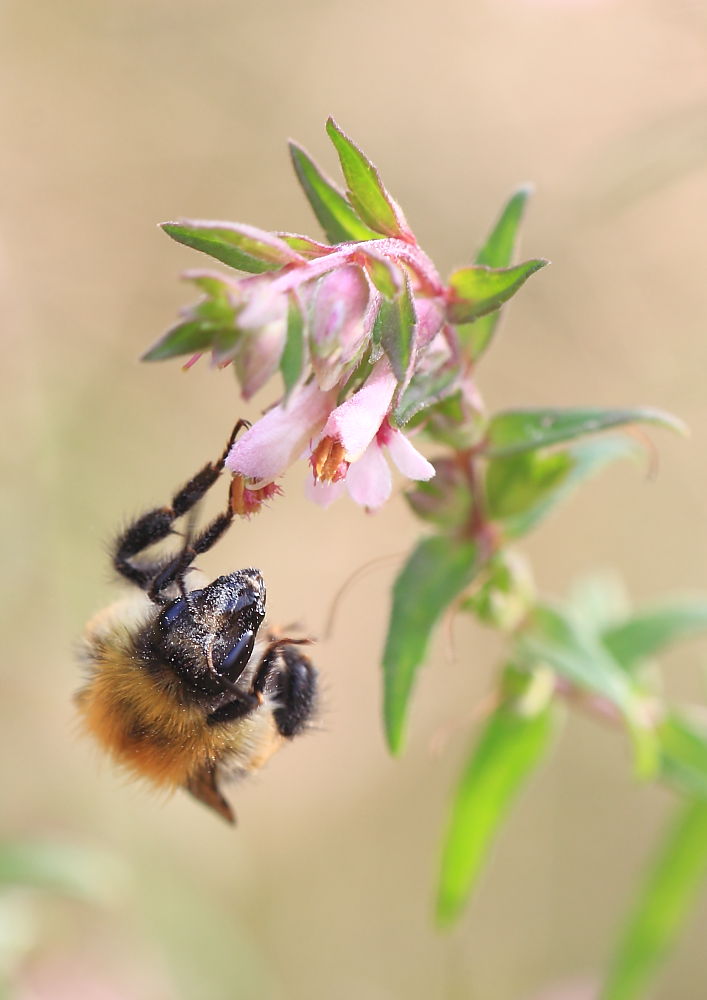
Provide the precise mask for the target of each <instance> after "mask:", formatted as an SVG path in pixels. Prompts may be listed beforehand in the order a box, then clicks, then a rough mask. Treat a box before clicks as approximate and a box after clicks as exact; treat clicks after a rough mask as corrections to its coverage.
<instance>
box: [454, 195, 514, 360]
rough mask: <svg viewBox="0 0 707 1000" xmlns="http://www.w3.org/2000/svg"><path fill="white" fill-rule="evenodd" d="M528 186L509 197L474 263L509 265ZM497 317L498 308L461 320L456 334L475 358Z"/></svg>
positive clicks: (496, 322)
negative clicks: (475, 318) (461, 322)
mask: <svg viewBox="0 0 707 1000" xmlns="http://www.w3.org/2000/svg"><path fill="white" fill-rule="evenodd" d="M531 190H532V189H531V187H530V186H529V185H525V186H523V187H521V188H518V190H517V191H516V192H515V193H514V194H513V195H512V196H511V197H510V198H509V200H508V201H507V203H506V205H505V206H504V208H503V211H502V212H501V214H500V216H499V218H498V220H497V222H496V225H495V226H494V227H493V229H492V230H491V232H490V234H489V236H488V239H487V240H486V242H485V243H484V245H483V246H482V247H481V249H480V250H479V252H478V254H477V255H476V259H475V261H474V263H475V264H481V265H483V266H486V267H508V265H509V264H510V263H511V262H512V260H513V254H514V250H515V245H516V237H517V233H518V227H519V226H520V223H521V220H522V218H523V213H524V210H525V204H526V202H527V200H528V197H529V196H530V194H531ZM500 318H501V313H500V312H493V313H488V314H487V315H486V316H481V317H479V319H477V320H476V321H475V322H473V323H469V324H462V325H461V326H460V327H459V328H458V333H459V338H460V340H461V342H462V344H463V345H464V346H465V348H466V350H467V352H468V354H469V355H470V357H472V358H473V359H474V360H477V359H478V358H480V357H481V355H482V354H483V353H484V351H485V350H486V349H487V348H488V346H489V344H490V343H491V340H492V338H493V335H494V333H495V330H496V327H497V325H498V322H499V320H500Z"/></svg>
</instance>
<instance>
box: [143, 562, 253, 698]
mask: <svg viewBox="0 0 707 1000" xmlns="http://www.w3.org/2000/svg"><path fill="white" fill-rule="evenodd" d="M264 618H265V581H264V580H263V578H262V576H261V575H260V573H259V572H258V570H257V569H241V570H238V571H237V572H236V573H229V574H228V575H227V576H220V577H218V579H216V580H214V581H213V583H210V584H208V585H207V586H206V587H203V588H202V589H200V590H193V591H191V592H190V593H189V594H188V595H187V597H179V598H177V599H176V600H174V601H172V602H171V603H170V604H168V605H167V606H166V607H165V608H164V609H163V610H162V611H161V612H160V614H159V616H158V618H157V629H156V631H157V637H158V641H159V644H160V646H161V649H162V653H163V655H164V657H165V659H167V661H168V662H170V663H171V664H172V665H173V666H174V668H175V669H176V671H177V672H178V673H179V674H180V676H182V678H183V679H184V680H186V681H188V682H190V683H192V684H193V685H194V686H195V687H197V688H200V689H202V690H205V691H209V692H211V691H213V690H217V689H218V677H224V678H225V679H226V680H228V681H230V682H231V683H233V682H235V681H236V680H237V679H238V677H239V676H240V675H241V674H242V672H243V670H244V669H245V667H246V666H247V664H248V660H249V659H250V655H251V653H252V652H253V646H254V645H255V638H256V635H257V633H258V629H259V628H260V626H261V624H262V622H263V619H264ZM212 668H213V669H212Z"/></svg>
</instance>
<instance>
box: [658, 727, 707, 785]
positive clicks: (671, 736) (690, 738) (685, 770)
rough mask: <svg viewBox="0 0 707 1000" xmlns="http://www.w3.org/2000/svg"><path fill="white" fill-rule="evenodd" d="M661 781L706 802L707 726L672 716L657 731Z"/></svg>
mask: <svg viewBox="0 0 707 1000" xmlns="http://www.w3.org/2000/svg"><path fill="white" fill-rule="evenodd" d="M658 737H659V740H660V751H661V771H662V776H663V778H664V779H665V780H666V781H668V782H669V783H670V784H672V785H674V786H675V787H676V788H678V789H679V790H680V791H681V792H686V793H687V794H688V795H691V796H698V797H700V798H703V799H705V800H707V726H706V725H705V724H704V723H703V724H701V725H700V724H698V722H697V720H696V719H691V718H686V717H685V716H683V715H680V714H679V713H678V712H672V713H671V714H670V715H669V716H668V717H667V718H666V719H665V721H664V722H663V723H662V724H661V726H660V728H659V730H658Z"/></svg>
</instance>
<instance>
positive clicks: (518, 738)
mask: <svg viewBox="0 0 707 1000" xmlns="http://www.w3.org/2000/svg"><path fill="white" fill-rule="evenodd" d="M551 733H552V713H551V709H550V707H549V705H548V704H547V703H544V704H542V705H541V706H540V708H539V710H537V709H536V710H535V711H534V712H530V711H528V708H527V707H525V706H524V705H523V703H522V701H520V702H518V701H513V702H510V703H508V702H506V703H504V704H501V705H500V706H499V707H498V708H497V709H496V710H495V712H494V713H493V715H491V717H490V718H489V720H488V721H487V722H486V725H485V726H484V729H483V732H482V733H481V736H480V738H479V740H478V742H477V744H476V746H475V747H474V748H473V750H472V752H471V755H470V756H469V759H468V761H467V764H466V767H465V769H464V772H463V774H462V778H461V781H460V783H459V785H458V787H457V790H456V792H455V794H454V799H453V803H452V814H451V818H450V822H449V827H448V829H447V834H446V838H445V843H444V850H443V855H442V870H441V875H440V882H439V892H438V898H437V919H438V920H439V922H440V923H441V924H449V923H451V921H452V920H454V918H455V917H456V916H457V915H458V914H459V911H460V910H461V908H462V907H463V905H464V903H465V902H466V899H467V897H468V896H469V893H470V892H471V890H472V888H473V886H474V882H475V880H476V877H477V876H478V874H479V872H480V870H481V867H482V865H483V863H484V861H485V860H486V856H487V854H488V851H489V848H490V846H491V843H492V840H493V838H494V836H495V834H496V832H497V830H498V828H499V827H500V825H501V823H502V821H503V819H504V818H505V815H506V813H507V812H508V809H509V807H510V805H511V804H512V802H513V800H514V798H515V796H516V795H517V794H518V792H519V790H520V788H521V786H522V784H523V783H524V782H525V781H526V780H527V779H528V777H529V776H530V774H531V772H532V770H533V769H534V768H535V767H537V765H538V764H539V763H540V760H541V759H542V757H543V756H544V754H545V752H546V751H547V749H548V746H549V742H550V736H551Z"/></svg>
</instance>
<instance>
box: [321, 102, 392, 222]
mask: <svg viewBox="0 0 707 1000" xmlns="http://www.w3.org/2000/svg"><path fill="white" fill-rule="evenodd" d="M326 130H327V133H328V135H329V138H330V139H331V141H332V142H333V144H334V148H335V149H336V152H337V153H338V154H339V161H340V163H341V169H342V172H343V174H344V177H345V178H346V184H347V185H348V195H349V199H350V201H351V204H352V205H353V207H354V208H355V209H356V211H357V212H358V214H359V215H360V217H361V218H362V219H363V221H364V222H365V223H366V225H368V226H370V227H371V228H372V229H374V230H375V231H376V232H377V233H383V234H384V235H385V236H398V237H405V236H407V235H408V233H407V227H406V226H405V224H404V219H402V217H401V214H400V210H399V209H398V207H397V205H396V204H395V202H394V201H393V199H392V198H391V197H390V195H389V194H388V192H387V191H386V189H385V187H384V186H383V182H382V181H381V179H380V175H379V173H378V170H377V169H376V167H374V165H373V164H372V163H371V161H370V160H369V159H368V157H366V156H365V155H364V153H362V152H361V150H360V149H359V148H358V146H356V144H355V143H354V142H352V141H351V139H349V137H348V136H347V135H345V134H344V133H343V132H342V131H341V129H340V128H339V126H338V125H337V124H336V122H335V121H334V119H333V118H329V120H328V121H327V124H326Z"/></svg>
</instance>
